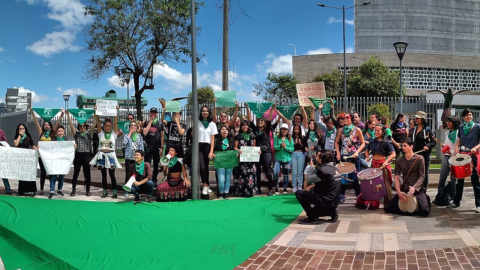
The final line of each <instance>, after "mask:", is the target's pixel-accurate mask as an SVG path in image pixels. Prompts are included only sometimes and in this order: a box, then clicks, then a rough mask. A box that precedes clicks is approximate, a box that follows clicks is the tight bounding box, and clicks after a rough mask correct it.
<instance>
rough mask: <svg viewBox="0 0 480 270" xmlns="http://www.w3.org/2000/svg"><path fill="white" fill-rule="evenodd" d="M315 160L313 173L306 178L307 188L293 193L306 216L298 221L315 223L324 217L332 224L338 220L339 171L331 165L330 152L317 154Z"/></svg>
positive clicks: (331, 156) (332, 157)
mask: <svg viewBox="0 0 480 270" xmlns="http://www.w3.org/2000/svg"><path fill="white" fill-rule="evenodd" d="M316 159H317V165H316V166H317V167H316V168H315V173H314V174H310V175H308V176H307V183H308V186H307V187H306V188H305V190H297V191H296V192H295V196H296V197H297V200H298V202H299V203H300V204H301V205H302V207H303V209H304V210H305V213H306V214H307V218H305V219H302V220H300V223H302V224H312V223H316V222H318V221H319V219H318V218H319V217H325V216H328V217H330V219H329V220H328V221H329V222H332V223H333V222H336V221H337V220H338V210H337V206H338V204H339V202H340V188H341V185H340V180H341V174H340V171H338V169H337V168H335V166H334V165H333V160H334V156H333V154H332V153H331V152H324V153H321V152H319V153H318V154H317V157H316ZM311 190H313V193H312V192H311ZM312 204H313V207H312V206H311V205H312Z"/></svg>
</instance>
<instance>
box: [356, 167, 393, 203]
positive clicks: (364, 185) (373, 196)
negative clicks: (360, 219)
mask: <svg viewBox="0 0 480 270" xmlns="http://www.w3.org/2000/svg"><path fill="white" fill-rule="evenodd" d="M358 179H359V180H360V190H361V191H362V197H363V199H364V200H365V201H376V200H380V199H381V198H383V197H385V196H386V195H387V191H386V189H385V181H384V180H383V170H382V169H380V168H375V169H365V170H363V171H361V172H360V173H359V174H358Z"/></svg>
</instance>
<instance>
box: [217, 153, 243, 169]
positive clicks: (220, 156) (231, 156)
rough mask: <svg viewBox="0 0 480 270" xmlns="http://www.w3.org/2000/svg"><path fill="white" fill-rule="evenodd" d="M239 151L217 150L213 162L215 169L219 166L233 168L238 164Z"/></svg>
mask: <svg viewBox="0 0 480 270" xmlns="http://www.w3.org/2000/svg"><path fill="white" fill-rule="evenodd" d="M237 154H238V151H237V150H227V151H215V162H214V163H213V165H214V168H215V169H219V168H233V167H237V166H238V157H237Z"/></svg>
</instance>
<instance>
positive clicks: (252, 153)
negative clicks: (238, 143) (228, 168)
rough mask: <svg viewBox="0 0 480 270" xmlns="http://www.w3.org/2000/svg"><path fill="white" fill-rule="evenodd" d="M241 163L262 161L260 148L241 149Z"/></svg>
mask: <svg viewBox="0 0 480 270" xmlns="http://www.w3.org/2000/svg"><path fill="white" fill-rule="evenodd" d="M240 150H242V153H241V154H240V162H258V161H260V147H254V146H242V147H240Z"/></svg>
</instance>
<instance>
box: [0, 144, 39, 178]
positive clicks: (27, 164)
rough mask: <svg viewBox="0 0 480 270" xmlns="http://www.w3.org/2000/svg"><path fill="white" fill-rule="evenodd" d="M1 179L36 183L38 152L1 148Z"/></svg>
mask: <svg viewBox="0 0 480 270" xmlns="http://www.w3.org/2000/svg"><path fill="white" fill-rule="evenodd" d="M0 160H1V162H0V178H6V179H11V180H24V181H36V180H37V163H38V151H37V150H31V149H23V148H16V147H0Z"/></svg>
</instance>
